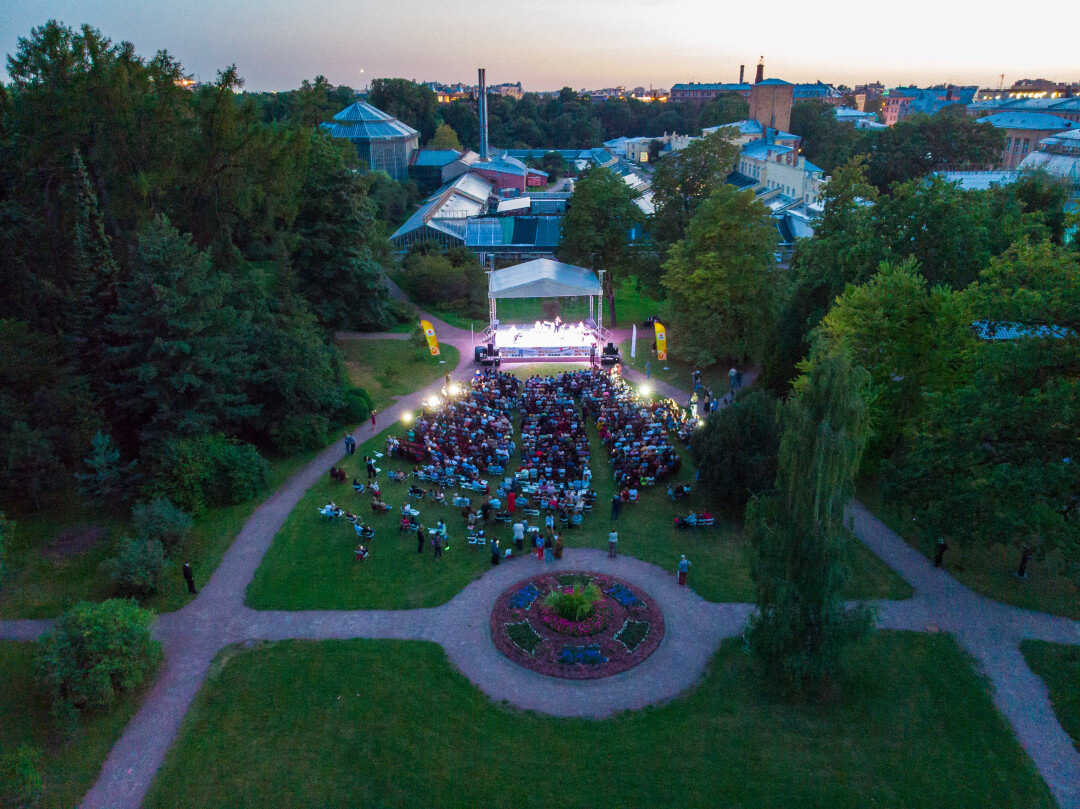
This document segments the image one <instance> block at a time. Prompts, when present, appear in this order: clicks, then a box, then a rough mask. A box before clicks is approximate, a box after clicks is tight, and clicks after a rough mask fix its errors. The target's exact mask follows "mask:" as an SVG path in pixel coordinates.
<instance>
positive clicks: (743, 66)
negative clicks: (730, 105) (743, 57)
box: [739, 65, 746, 84]
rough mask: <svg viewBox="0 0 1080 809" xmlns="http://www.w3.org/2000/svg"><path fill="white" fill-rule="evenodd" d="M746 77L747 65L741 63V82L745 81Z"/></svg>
mask: <svg viewBox="0 0 1080 809" xmlns="http://www.w3.org/2000/svg"><path fill="white" fill-rule="evenodd" d="M745 77H746V65H739V84H742V83H743V79H744V78H745Z"/></svg>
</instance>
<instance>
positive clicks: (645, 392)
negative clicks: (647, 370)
mask: <svg viewBox="0 0 1080 809" xmlns="http://www.w3.org/2000/svg"><path fill="white" fill-rule="evenodd" d="M639 390H640V391H641V395H642V396H652V386H651V385H642V386H641V388H640V389H639Z"/></svg>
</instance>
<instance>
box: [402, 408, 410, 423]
mask: <svg viewBox="0 0 1080 809" xmlns="http://www.w3.org/2000/svg"><path fill="white" fill-rule="evenodd" d="M401 420H402V421H403V422H405V423H406V424H408V423H409V422H410V421H412V413H410V412H409V411H408V410H406V411H405V412H404V413H402V414H401Z"/></svg>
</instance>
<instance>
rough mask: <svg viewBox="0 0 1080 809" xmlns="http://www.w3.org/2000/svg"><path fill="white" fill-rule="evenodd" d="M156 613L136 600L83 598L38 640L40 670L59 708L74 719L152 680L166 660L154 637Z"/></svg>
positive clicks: (59, 712) (55, 709) (39, 676)
mask: <svg viewBox="0 0 1080 809" xmlns="http://www.w3.org/2000/svg"><path fill="white" fill-rule="evenodd" d="M152 620H153V615H152V613H150V612H149V611H148V610H144V609H141V608H140V607H139V606H138V605H137V604H135V602H133V601H126V600H121V599H112V600H110V601H104V602H102V603H100V604H91V603H89V602H85V601H83V602H80V603H78V604H76V605H75V606H74V607H73V608H72V609H71V610H70V611H69V612H67V613H66V614H64V615H63V616H62V617H61V618H60V619H59V620H57V622H56V626H55V627H54V628H53V629H52V630H51V631H50V632H49V633H47V634H46V635H45V636H44V637H42V638H41V640H39V641H38V648H37V654H36V659H35V674H36V677H37V681H38V684H39V685H40V686H41V687H42V688H43V689H44V691H45V692H46V693H47V694H48V695H49V698H50V700H51V702H52V708H53V713H54V715H56V716H57V717H59V718H65V717H69V718H74V717H77V716H78V714H79V713H80V712H82V711H89V710H94V709H96V708H100V707H104V706H107V705H111V704H112V703H113V702H115V700H116V698H117V697H118V696H119V695H120V694H123V693H126V692H129V691H132V690H134V689H136V688H138V687H139V685H140V684H141V683H142V682H143V680H145V679H146V677H147V676H148V675H149V674H150V673H151V672H152V671H153V670H154V668H155V667H156V666H157V664H158V661H159V660H160V659H161V644H159V643H158V642H157V641H155V640H153V639H152V638H151V637H150V624H151V621H152Z"/></svg>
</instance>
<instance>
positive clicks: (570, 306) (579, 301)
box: [432, 279, 660, 348]
mask: <svg viewBox="0 0 1080 809" xmlns="http://www.w3.org/2000/svg"><path fill="white" fill-rule="evenodd" d="M545 303H546V304H547V309H546V310H545ZM659 309H660V304H659V303H657V302H656V301H654V300H652V299H651V298H649V297H648V296H646V295H643V294H642V293H641V292H639V291H638V290H637V286H636V284H635V283H634V281H632V280H629V279H627V280H624V281H622V282H621V283H619V285H618V287H617V288H616V290H615V314H616V316H617V317H618V323H617V325H618V326H619V327H620V328H624V327H629V326H630V324H632V323H637V324H638V328H639V330H640V329H641V323H642V322H643V321H644V320H645V319H646V318H648V317H650V316H652V315H655V314H657V313H658V312H659ZM588 311H589V299H588V298H587V297H580V298H507V299H503V300H500V301H499V309H498V312H499V320H500V321H502V322H503V323H533V322H535V321H537V320H543V319H547V318H549V317H554V316H555V315H556V314H557V315H559V317H561V318H562V319H563V320H568V321H572V322H573V321H578V320H584V319H585V318H586V317H588ZM432 312H433V313H434V314H436V315H438V316H439V317H440V318H442V319H443V320H445V321H446V322H447V323H449V324H450V325H451V326H456V327H457V328H459V329H467V328H469V327H470V325H471V326H472V328H474V329H475V330H476V331H477V332H480V331H483V330H484V329H486V328H487V325H488V321H487V317H486V316H485V317H481V318H470V317H464V316H463V315H459V314H457V313H456V312H453V311H449V310H447V309H445V308H443V307H440V306H435V307H433V308H432ZM603 325H605V326H607V327H609V328H610V327H611V325H612V324H611V312H610V311H609V308H608V305H607V301H604V323H603ZM648 345H649V344H648V343H646V344H645V347H646V348H648Z"/></svg>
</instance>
